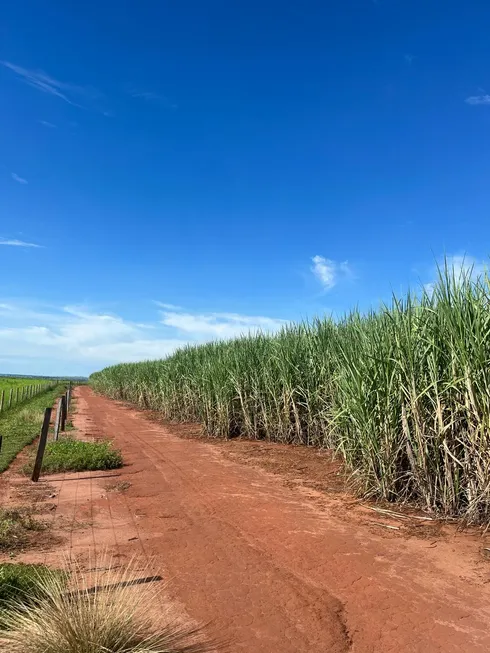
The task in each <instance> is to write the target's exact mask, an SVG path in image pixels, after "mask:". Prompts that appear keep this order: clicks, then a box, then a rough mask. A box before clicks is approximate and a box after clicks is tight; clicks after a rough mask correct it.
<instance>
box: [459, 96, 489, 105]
mask: <svg viewBox="0 0 490 653" xmlns="http://www.w3.org/2000/svg"><path fill="white" fill-rule="evenodd" d="M465 102H466V104H472V105H473V106H477V105H490V95H488V94H484V95H470V97H467V98H466V100H465Z"/></svg>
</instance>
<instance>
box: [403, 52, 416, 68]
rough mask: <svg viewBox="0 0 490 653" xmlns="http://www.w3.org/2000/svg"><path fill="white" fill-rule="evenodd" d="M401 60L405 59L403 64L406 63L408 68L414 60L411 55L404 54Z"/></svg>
mask: <svg viewBox="0 0 490 653" xmlns="http://www.w3.org/2000/svg"><path fill="white" fill-rule="evenodd" d="M403 58H404V59H405V63H407V64H408V65H409V66H411V65H412V63H413V60H414V59H415V56H414V55H413V54H405V55H404V56H403Z"/></svg>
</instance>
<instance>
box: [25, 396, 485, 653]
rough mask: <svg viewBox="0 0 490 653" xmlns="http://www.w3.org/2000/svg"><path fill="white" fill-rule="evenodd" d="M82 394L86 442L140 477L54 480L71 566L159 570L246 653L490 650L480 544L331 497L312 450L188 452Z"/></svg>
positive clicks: (134, 416) (169, 436)
mask: <svg viewBox="0 0 490 653" xmlns="http://www.w3.org/2000/svg"><path fill="white" fill-rule="evenodd" d="M77 397H78V399H77V402H78V403H77V407H78V413H77V415H76V416H75V418H74V423H75V426H76V427H77V428H78V429H79V431H80V433H81V436H82V437H83V436H85V437H86V436H87V435H90V436H92V437H95V438H100V437H109V438H113V439H114V441H115V443H116V445H117V446H118V447H120V448H121V449H122V451H123V455H124V459H125V461H126V463H127V466H125V468H124V469H122V470H119V471H116V472H111V473H109V474H108V473H102V472H98V473H96V474H93V473H91V474H78V475H63V476H57V477H47V478H46V481H44V482H47V483H49V485H50V486H54V487H57V495H56V500H55V501H56V506H57V507H56V509H55V510H52V512H53V520H54V523H55V531H56V529H58V532H62V531H63V529H62V528H61V529H60V520H61V521H63V520H65V522H68V523H69V524H70V527H69V528H68V529H65V538H66V548H67V549H69V551H70V553H71V554H74V555H78V556H79V557H80V556H82V557H83V556H86V555H87V553H88V551H90V550H92V551H93V550H94V549H99V550H100V548H101V547H107V546H108V547H110V549H111V551H112V552H113V553H115V554H116V555H119V556H121V557H123V558H127V557H130V556H132V555H134V554H139V555H142V556H143V557H145V558H146V559H147V560H152V561H153V562H152V564H153V567H154V569H155V570H156V571H158V573H163V575H164V576H165V577H166V578H168V579H169V584H168V587H167V591H168V592H169V593H170V595H171V597H172V599H173V600H174V601H175V602H178V605H179V607H180V609H181V610H182V611H184V612H186V613H187V614H188V615H190V617H191V618H193V619H195V620H197V621H198V622H205V623H206V622H207V623H210V626H209V629H208V630H209V632H210V633H211V634H213V635H217V636H218V637H219V638H220V639H222V640H226V641H228V642H230V646H229V650H230V651H233V652H238V651H247V653H279V652H280V653H341V652H344V651H351V652H352V653H388V652H393V653H395V652H396V653H401V652H403V653H412V652H413V653H435V652H441V653H442V652H444V653H453V652H454V653H456V651H457V652H458V653H459V652H460V651H464V652H465V653H472V652H477V651H478V652H483V651H488V650H489V649H490V632H489V623H490V602H489V598H490V586H489V584H488V581H489V579H490V567H489V566H488V564H489V563H488V562H487V561H486V560H485V559H484V558H483V557H482V556H481V554H480V549H481V547H482V540H481V539H478V538H477V537H476V536H475V535H474V534H469V533H461V532H458V531H456V530H455V529H451V528H447V527H444V528H443V527H441V526H440V525H438V524H434V523H429V524H428V525H427V527H428V528H429V530H430V529H431V528H432V529H433V530H431V531H430V535H431V538H430V539H427V538H424V537H415V536H412V530H413V528H412V527H413V524H412V527H410V528H409V527H408V526H406V524H405V522H404V521H403V520H393V519H391V518H387V517H383V516H381V515H379V514H377V513H376V512H373V511H371V510H369V508H368V507H366V506H359V504H358V503H357V502H355V501H354V499H353V497H349V496H347V495H345V493H343V491H342V489H339V486H338V481H337V480H336V479H335V478H334V479H333V483H332V485H331V487H332V488H333V490H332V491H331V492H330V493H329V492H328V491H327V492H326V490H328V487H327V485H328V484H322V483H321V481H320V476H319V474H318V471H319V470H320V469H321V467H319V466H318V465H320V464H325V467H324V469H325V470H326V472H325V473H326V474H331V475H333V476H335V473H336V470H337V467H336V466H335V464H333V463H330V465H329V464H328V460H326V459H324V460H323V461H322V456H323V457H324V456H325V454H321V453H319V452H315V451H314V450H305V449H302V450H300V449H297V448H294V447H278V446H275V445H266V444H261V443H258V444H257V443H246V442H245V443H244V442H231V443H228V442H227V443H219V444H217V445H216V444H214V443H213V444H211V443H209V442H206V441H203V440H201V441H198V440H195V439H194V440H193V439H188V438H187V439H186V438H182V437H179V436H178V435H176V433H178V429H174V428H173V427H172V426H165V425H161V424H155V423H154V422H151V421H149V420H148V419H146V418H145V417H144V415H142V414H141V413H140V412H138V411H136V410H133V409H130V408H128V407H125V406H123V405H121V404H117V403H115V402H111V401H109V400H108V399H105V398H102V397H99V396H95V395H94V394H93V393H92V392H91V390H90V389H89V388H86V387H84V388H81V389H79V390H77ZM306 451H308V453H306ZM264 467H267V470H266V469H264ZM309 470H313V471H312V474H313V480H311V479H310V481H308V478H309V476H308V473H309ZM271 471H273V472H276V474H273V473H271ZM108 476H110V477H111V478H108ZM306 477H308V478H306ZM23 483H25V481H24V482H23ZM121 483H125V484H126V485H117V486H116V484H121ZM127 483H131V485H130V486H129V487H128V486H127ZM108 486H109V487H108ZM49 496H50V498H49V500H50V501H51V502H53V498H52V495H49ZM373 522H376V523H377V524H386V525H393V526H395V527H396V528H400V530H397V531H391V530H386V529H385V528H383V527H382V526H379V525H377V524H373ZM75 526H77V528H75ZM421 528H422V530H423V529H424V528H425V526H422V527H421ZM66 531H68V533H67V532H66ZM53 555H59V553H55V554H53V553H50V552H46V553H44V554H43V555H41V554H40V553H39V552H37V551H36V552H33V553H32V554H30V557H31V559H32V558H33V556H34V557H35V559H36V560H41V559H42V560H45V561H48V562H52V561H53V560H54V558H53Z"/></svg>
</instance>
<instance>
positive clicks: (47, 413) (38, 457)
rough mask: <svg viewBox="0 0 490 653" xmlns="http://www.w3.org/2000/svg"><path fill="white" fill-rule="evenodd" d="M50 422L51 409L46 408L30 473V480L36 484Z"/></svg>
mask: <svg viewBox="0 0 490 653" xmlns="http://www.w3.org/2000/svg"><path fill="white" fill-rule="evenodd" d="M50 421H51V408H46V410H45V411H44V421H43V426H42V428H41V437H40V438H39V446H38V448H37V455H36V462H35V463H34V470H33V472H32V480H33V481H34V483H37V481H38V480H39V475H40V474H41V467H42V464H43V456H44V450H45V449H46V441H47V439H48V431H49V422H50Z"/></svg>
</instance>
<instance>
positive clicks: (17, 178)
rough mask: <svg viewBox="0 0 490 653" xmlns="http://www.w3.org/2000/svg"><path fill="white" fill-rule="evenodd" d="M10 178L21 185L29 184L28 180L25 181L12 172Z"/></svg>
mask: <svg viewBox="0 0 490 653" xmlns="http://www.w3.org/2000/svg"><path fill="white" fill-rule="evenodd" d="M10 176H11V177H12V179H13V180H14V181H18V182H19V184H27V183H29V182H28V181H27V179H24V178H23V177H19V175H17V174H16V173H15V172H11V173H10Z"/></svg>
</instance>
